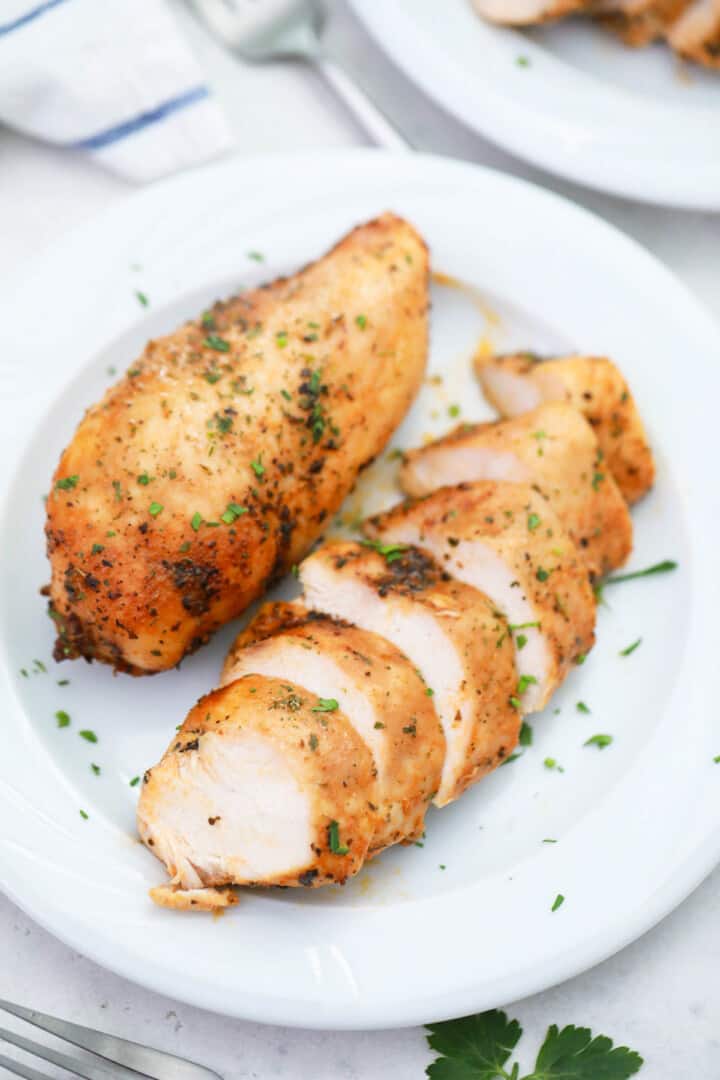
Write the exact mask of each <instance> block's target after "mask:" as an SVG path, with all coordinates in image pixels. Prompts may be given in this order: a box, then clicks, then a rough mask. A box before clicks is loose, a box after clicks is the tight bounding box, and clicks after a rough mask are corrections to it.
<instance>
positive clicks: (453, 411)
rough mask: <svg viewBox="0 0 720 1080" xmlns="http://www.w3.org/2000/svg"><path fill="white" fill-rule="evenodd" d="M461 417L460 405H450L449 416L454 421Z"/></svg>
mask: <svg viewBox="0 0 720 1080" xmlns="http://www.w3.org/2000/svg"><path fill="white" fill-rule="evenodd" d="M459 415H460V406H459V405H448V416H451V417H452V418H453V419H455V417H457V416H459Z"/></svg>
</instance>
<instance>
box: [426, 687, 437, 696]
mask: <svg viewBox="0 0 720 1080" xmlns="http://www.w3.org/2000/svg"><path fill="white" fill-rule="evenodd" d="M425 696H426V697H434V696H435V691H434V690H433V688H432V686H426V687H425Z"/></svg>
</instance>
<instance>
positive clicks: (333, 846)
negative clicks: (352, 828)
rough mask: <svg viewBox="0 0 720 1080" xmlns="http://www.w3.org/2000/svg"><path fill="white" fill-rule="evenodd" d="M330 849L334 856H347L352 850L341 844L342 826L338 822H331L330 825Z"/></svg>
mask: <svg viewBox="0 0 720 1080" xmlns="http://www.w3.org/2000/svg"><path fill="white" fill-rule="evenodd" d="M328 847H329V848H330V850H331V851H332V853H333V855H347V853H348V851H349V850H350V849H349V848H348V847H347V846H346V845H345V844H341V843H340V826H339V825H338V823H337V821H331V822H330V824H329V825H328Z"/></svg>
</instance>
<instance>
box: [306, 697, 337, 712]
mask: <svg viewBox="0 0 720 1080" xmlns="http://www.w3.org/2000/svg"><path fill="white" fill-rule="evenodd" d="M339 708H340V706H339V705H338V703H337V701H336V700H335V698H334V697H328V698H325V697H321V698H318V703H317V705H313V707H312V710H311V712H335V711H336V710H337V709H339Z"/></svg>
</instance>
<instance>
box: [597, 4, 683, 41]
mask: <svg viewBox="0 0 720 1080" xmlns="http://www.w3.org/2000/svg"><path fill="white" fill-rule="evenodd" d="M689 2H690V0H599V2H598V3H597V4H596V5H595V8H594V10H593V12H592V13H593V14H597V17H598V21H599V22H600V23H602V25H603V26H604V27H605V28H606V29H607V30H610V31H611V32H612V33H614V34H616V35H617V37H619V38H620V39H621V40H622V41H624V42H625V44H626V45H632V46H633V47H636V48H637V47H640V46H643V45H648V44H649V43H650V42H651V41H655V40H656V39H657V38H659V37H662V36H663V35H664V34H665V33H666V31H667V30H668V28H669V27H670V26H671V25H672V23H673V22H674V21H675V19H677V18H678V17H679V16H680V15H681V14H682V12H683V11H684V10H685V8H686V7H687V6H688V4H689Z"/></svg>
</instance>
